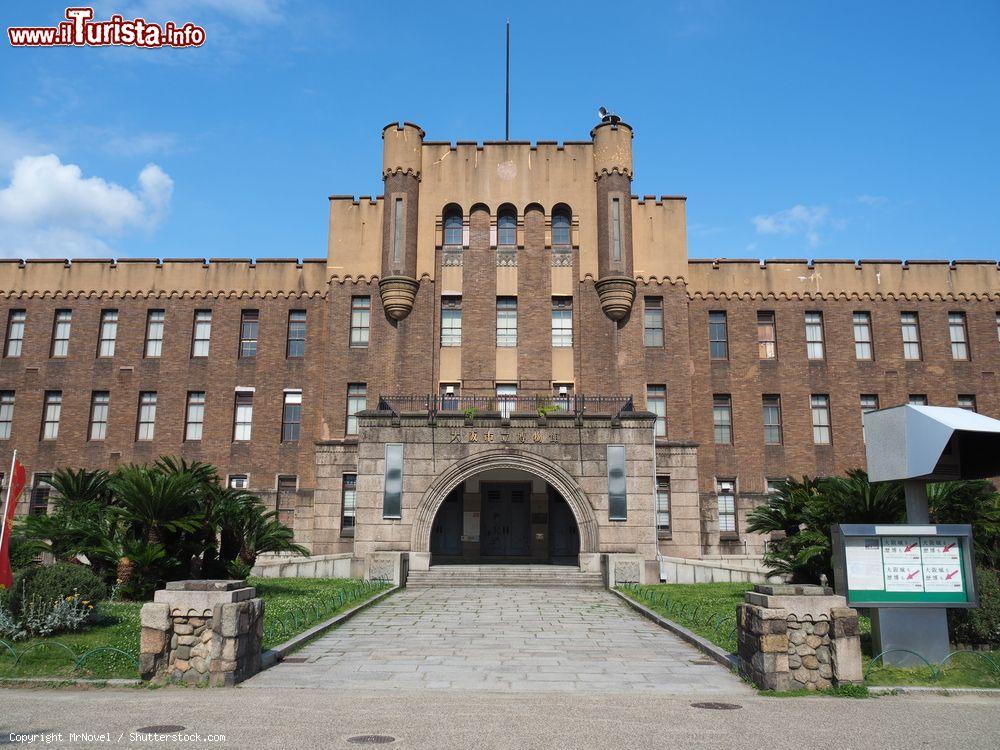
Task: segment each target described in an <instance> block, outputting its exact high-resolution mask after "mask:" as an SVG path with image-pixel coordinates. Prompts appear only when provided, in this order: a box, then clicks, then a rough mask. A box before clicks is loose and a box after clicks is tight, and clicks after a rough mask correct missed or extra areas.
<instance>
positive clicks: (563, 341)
mask: <svg viewBox="0 0 1000 750" xmlns="http://www.w3.org/2000/svg"><path fill="white" fill-rule="evenodd" d="M552 346H554V347H566V346H573V298H572V297H553V298H552Z"/></svg>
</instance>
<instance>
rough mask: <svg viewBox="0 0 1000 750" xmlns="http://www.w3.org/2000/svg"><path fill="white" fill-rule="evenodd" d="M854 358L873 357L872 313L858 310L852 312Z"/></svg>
mask: <svg viewBox="0 0 1000 750" xmlns="http://www.w3.org/2000/svg"><path fill="white" fill-rule="evenodd" d="M853 323H854V358H855V359H874V358H875V352H874V350H873V349H872V314H871V313H870V312H864V311H859V312H856V313H854V318H853Z"/></svg>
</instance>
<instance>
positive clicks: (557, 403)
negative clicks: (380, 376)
mask: <svg viewBox="0 0 1000 750" xmlns="http://www.w3.org/2000/svg"><path fill="white" fill-rule="evenodd" d="M378 410H379V411H383V412H391V413H393V414H395V415H396V416H399V414H400V413H401V412H426V413H427V414H428V415H430V416H433V415H435V414H440V413H446V414H447V413H451V414H467V415H473V416H476V415H478V416H485V415H487V414H499V415H500V417H501V418H502V419H509V418H510V416H511V415H512V414H537V415H538V416H542V415H548V414H557V415H559V414H565V415H572V416H582V415H588V416H608V417H618V416H620V415H621V414H623V413H628V412H632V411H634V410H635V408H634V406H633V403H632V397H631V396H584V395H565V396H561V395H556V394H552V395H543V394H538V395H527V396H525V395H517V396H514V395H511V396H505V395H500V396H466V395H454V396H452V395H442V396H435V395H433V394H428V395H426V396H392V395H382V396H380V397H379V403H378Z"/></svg>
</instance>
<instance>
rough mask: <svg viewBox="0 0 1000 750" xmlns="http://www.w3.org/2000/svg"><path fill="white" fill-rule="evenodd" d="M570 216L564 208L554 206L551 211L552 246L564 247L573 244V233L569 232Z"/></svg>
mask: <svg viewBox="0 0 1000 750" xmlns="http://www.w3.org/2000/svg"><path fill="white" fill-rule="evenodd" d="M571 224H572V216H571V214H570V211H569V209H568V208H567V207H566V206H556V207H555V208H554V209H552V246H553V247H558V246H566V247H568V246H569V245H572V244H573V233H572V230H571V228H570V227H571Z"/></svg>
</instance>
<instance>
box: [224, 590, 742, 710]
mask: <svg viewBox="0 0 1000 750" xmlns="http://www.w3.org/2000/svg"><path fill="white" fill-rule="evenodd" d="M294 657H298V658H300V659H301V658H304V659H305V661H304V662H295V663H290V662H283V663H281V664H279V665H277V666H275V667H272V668H271V669H269V670H267V671H265V672H262V673H261V674H259V675H257V676H255V677H254V678H252V679H251V680H249V681H247V682H245V683H243V686H244V687H245V688H272V687H330V688H338V689H344V688H347V689H351V688H378V689H381V688H387V689H414V688H426V689H442V690H449V689H453V690H500V691H508V692H510V691H518V692H519V691H531V690H545V691H572V692H598V693H609V692H613V693H634V692H641V693H733V692H737V693H739V692H745V693H748V694H749V693H750V689H749V688H748V687H746V686H745V685H744V684H743V683H742V682H741V681H740V680H739V679H738V678H737V677H735V676H734V675H732V674H731V673H730V672H728V671H727V670H726V669H724V668H723V667H721V666H720V665H718V664H717V663H715V662H713V661H710V660H708V659H707V657H705V656H704V655H703V654H701V652H699V651H697V650H696V649H694V648H693V647H691V646H689V645H687V644H686V643H684V642H683V641H681V640H680V639H679V638H677V637H676V636H674V635H673V634H671V633H669V632H668V631H666V630H663V629H662V628H660V627H658V626H656V625H654V624H653V623H652V622H650V621H648V620H646V619H644V618H643V617H641V616H640V615H638V614H636V613H635V612H633V611H632V610H630V609H629V608H628V607H626V606H625V605H623V604H622V603H621V602H619V601H618V600H617V599H616V598H615V597H614V596H612V595H611V594H609V593H608V592H606V591H600V590H598V591H595V590H584V589H565V588H499V587H498V588H492V587H467V588H428V589H404V590H402V591H399V592H397V593H395V594H393V595H392V596H390V597H389V598H388V599H386V600H385V601H384V602H381V603H379V604H377V605H374V606H372V607H370V608H369V609H367V610H365V611H363V612H362V613H360V614H358V615H357V616H355V617H354V618H353V619H351V620H349V621H348V622H347V623H346V624H344V625H343V626H342V627H340V628H339V629H337V630H334V631H332V632H331V633H330V634H329V635H326V636H324V637H322V638H319V639H318V640H316V641H313V642H312V643H311V644H309V645H307V646H305V647H304V648H302V649H300V650H299V651H297V652H296V653H295V654H294Z"/></svg>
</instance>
